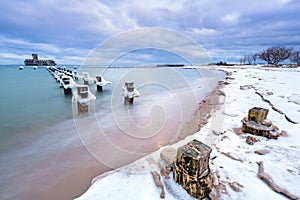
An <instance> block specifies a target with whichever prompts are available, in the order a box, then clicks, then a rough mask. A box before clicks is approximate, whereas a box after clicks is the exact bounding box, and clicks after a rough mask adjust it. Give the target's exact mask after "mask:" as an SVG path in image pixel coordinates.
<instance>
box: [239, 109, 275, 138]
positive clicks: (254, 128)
mask: <svg viewBox="0 0 300 200" xmlns="http://www.w3.org/2000/svg"><path fill="white" fill-rule="evenodd" d="M268 112H269V110H268V109H265V108H260V107H253V108H251V109H250V110H249V111H248V117H245V118H244V119H243V120H242V123H243V126H242V132H244V133H250V134H252V135H257V136H264V137H266V138H274V137H276V136H274V135H272V134H271V131H273V132H274V131H275V129H274V126H273V125H272V123H271V122H270V121H269V120H267V115H268ZM277 137H278V136H277Z"/></svg>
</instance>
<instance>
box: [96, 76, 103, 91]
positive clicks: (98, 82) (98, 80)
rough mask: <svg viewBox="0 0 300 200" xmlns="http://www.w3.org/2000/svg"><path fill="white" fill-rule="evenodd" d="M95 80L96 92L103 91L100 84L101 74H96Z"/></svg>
mask: <svg viewBox="0 0 300 200" xmlns="http://www.w3.org/2000/svg"><path fill="white" fill-rule="evenodd" d="M96 80H97V91H98V92H102V91H103V86H102V84H101V83H102V76H101V75H97V76H96Z"/></svg>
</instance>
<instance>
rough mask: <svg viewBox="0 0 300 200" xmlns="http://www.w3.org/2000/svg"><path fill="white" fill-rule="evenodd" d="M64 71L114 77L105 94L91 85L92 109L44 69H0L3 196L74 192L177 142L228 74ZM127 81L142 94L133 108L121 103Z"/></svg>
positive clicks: (96, 69)
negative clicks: (83, 110)
mask: <svg viewBox="0 0 300 200" xmlns="http://www.w3.org/2000/svg"><path fill="white" fill-rule="evenodd" d="M57 67H63V66H57ZM66 68H67V69H70V70H76V71H78V72H79V74H82V72H89V74H90V76H91V77H95V76H96V75H102V76H103V77H104V78H105V79H106V80H108V81H111V82H112V84H108V85H105V86H104V87H103V91H102V92H99V91H97V89H96V85H94V84H91V85H89V89H90V92H91V93H92V94H93V95H94V96H95V97H96V100H95V101H91V102H90V104H89V112H88V113H85V114H80V113H78V110H77V109H76V106H77V103H76V102H75V100H74V99H73V98H72V95H65V94H64V92H63V89H62V88H60V87H59V84H58V83H57V81H56V80H55V79H54V77H53V76H52V75H51V74H50V73H49V72H48V70H47V68H46V67H38V68H37V69H33V67H31V66H25V67H24V69H23V70H19V66H18V65H9V66H5V65H2V66H0V75H1V78H0V199H3V200H4V199H72V198H75V197H77V196H78V195H80V194H82V193H83V192H84V191H85V190H86V189H87V187H88V186H89V185H90V181H91V180H92V178H93V177H94V176H96V175H98V174H99V173H101V172H104V171H107V170H109V169H116V168H118V167H120V166H122V165H125V164H128V163H130V162H132V161H134V160H136V159H138V158H140V157H142V156H144V155H146V154H148V153H151V152H153V151H155V150H157V149H158V148H160V147H162V146H164V145H167V144H170V143H172V142H173V141H175V139H176V138H177V136H178V135H179V134H180V131H181V130H182V128H183V127H184V126H185V125H186V123H187V122H189V121H190V120H191V119H192V118H193V115H194V113H195V111H196V109H197V108H198V105H199V103H200V102H201V100H202V99H204V98H205V97H206V96H207V95H208V94H209V93H210V92H211V91H212V90H213V89H214V88H215V87H216V86H217V84H218V81H219V80H221V79H223V78H224V74H223V73H222V72H219V71H212V70H206V69H194V68H192V67H190V68H176V67H155V66H153V67H101V66H79V67H76V69H75V67H74V66H73V65H66ZM125 82H134V86H135V88H136V89H137V90H138V91H139V93H140V97H136V98H135V99H134V103H133V105H124V100H123V97H122V95H121V92H122V87H123V86H124V83H125ZM77 84H83V82H82V81H81V80H79V81H77Z"/></svg>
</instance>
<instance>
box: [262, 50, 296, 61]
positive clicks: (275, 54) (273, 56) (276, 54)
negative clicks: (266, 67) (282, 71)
mask: <svg viewBox="0 0 300 200" xmlns="http://www.w3.org/2000/svg"><path fill="white" fill-rule="evenodd" d="M292 50H293V49H292V48H291V49H288V48H285V47H269V48H268V49H266V50H263V51H262V52H261V53H260V54H259V58H260V59H262V60H264V61H267V62H268V64H272V65H276V64H278V63H279V62H281V61H284V60H286V59H288V58H289V57H290V56H291V54H292Z"/></svg>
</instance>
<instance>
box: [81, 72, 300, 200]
mask: <svg viewBox="0 0 300 200" xmlns="http://www.w3.org/2000/svg"><path fill="white" fill-rule="evenodd" d="M210 68H214V67H210ZM217 68H218V69H222V70H225V71H227V72H230V73H231V75H230V76H229V78H228V79H227V80H226V81H227V82H228V83H229V84H226V85H225V87H224V88H223V89H222V90H223V92H224V93H225V98H222V96H220V97H221V102H222V104H221V105H219V109H218V110H216V111H215V112H214V114H213V115H212V118H211V119H210V120H209V122H208V123H207V124H206V125H205V126H204V127H203V128H202V129H201V130H200V131H199V132H197V133H195V134H194V135H192V136H188V137H187V138H185V139H184V140H182V141H180V142H178V143H176V144H173V145H171V147H173V148H178V147H180V146H182V145H184V144H186V143H188V142H189V141H191V140H193V139H197V140H200V141H202V142H204V143H205V144H207V145H210V146H211V147H212V149H213V151H212V153H211V156H210V157H211V162H210V168H211V169H212V173H213V177H214V178H215V180H214V189H213V191H212V194H213V195H214V198H215V196H216V195H217V193H219V197H218V199H272V200H274V199H286V197H285V196H283V195H281V194H278V193H276V192H274V191H273V190H272V189H271V188H270V187H269V186H268V185H267V184H266V183H265V182H264V181H263V180H261V179H259V178H258V176H257V173H258V164H257V162H260V161H262V162H263V165H264V169H265V173H266V174H267V175H268V176H270V177H271V178H272V180H273V181H274V183H275V184H276V185H277V186H278V187H280V188H282V189H284V190H286V191H288V192H289V193H291V194H292V195H294V196H296V197H297V198H300V187H299V185H300V132H299V130H300V89H299V83H300V69H297V68H294V69H289V68H265V67H259V66H247V67H245V66H243V67H239V66H234V67H230V68H228V67H215V69H217ZM259 94H260V95H261V96H260V95H259ZM223 97H224V96H223ZM262 97H263V98H264V99H265V100H267V101H263V100H262ZM272 106H273V107H275V108H276V110H277V111H275V110H274V109H272ZM252 107H263V108H267V109H269V114H268V116H267V118H268V119H269V120H270V121H272V123H273V124H274V125H276V126H277V127H278V128H279V131H284V132H285V133H286V134H287V136H280V137H279V138H278V139H277V140H274V139H267V138H264V137H257V136H256V138H258V139H259V140H260V141H259V142H256V143H255V144H254V145H248V144H247V143H246V137H247V135H249V134H240V133H239V130H240V128H241V126H242V123H241V120H242V119H243V118H244V117H246V116H247V114H248V110H249V109H250V108H252ZM278 110H279V112H278ZM287 118H288V119H290V121H288V120H287ZM292 122H294V123H292ZM169 147H170V146H169ZM164 148H166V147H162V148H161V149H159V150H158V151H156V152H154V153H152V154H150V155H148V156H146V157H144V158H142V159H140V160H137V161H136V162H134V163H132V164H130V165H128V166H125V167H122V168H121V169H119V170H116V171H113V172H109V173H107V174H105V175H102V176H100V177H98V178H96V179H95V180H94V181H93V184H92V185H91V187H90V188H89V189H88V191H87V192H86V193H84V194H83V195H82V196H81V197H78V198H77V199H78V200H93V199H101V200H104V199H110V200H111V199H160V190H159V189H158V188H157V187H156V185H155V183H154V181H153V178H152V175H151V173H150V172H151V171H159V167H158V165H159V164H158V163H162V161H161V159H160V152H161V151H162V150H163V149H164ZM256 150H266V151H267V152H268V153H266V154H264V155H259V154H257V153H255V151H256ZM216 177H219V178H216ZM161 179H162V183H163V185H164V189H165V192H166V193H165V199H168V200H169V199H170V200H171V199H193V198H192V197H190V196H189V195H188V194H187V193H186V192H185V190H184V189H182V188H181V186H179V185H177V184H176V183H174V181H173V179H172V176H171V178H170V179H166V178H164V177H163V176H161Z"/></svg>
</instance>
